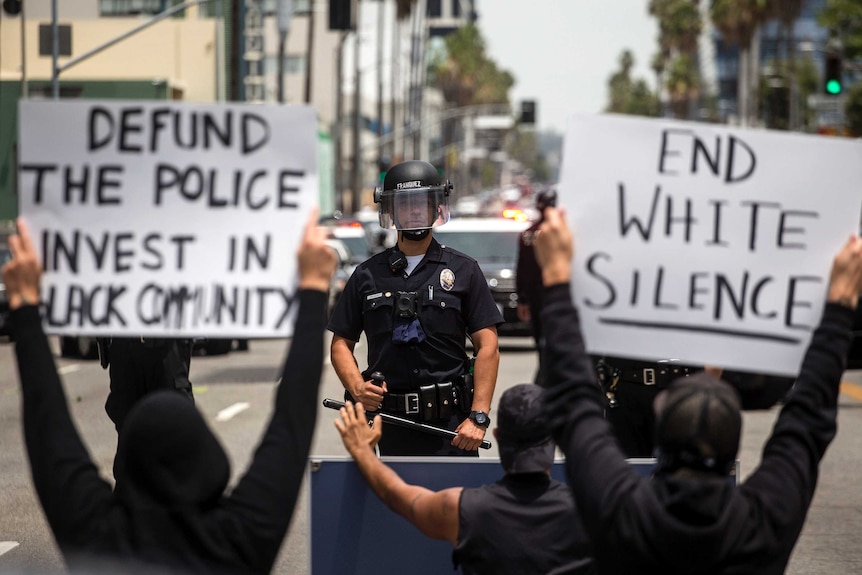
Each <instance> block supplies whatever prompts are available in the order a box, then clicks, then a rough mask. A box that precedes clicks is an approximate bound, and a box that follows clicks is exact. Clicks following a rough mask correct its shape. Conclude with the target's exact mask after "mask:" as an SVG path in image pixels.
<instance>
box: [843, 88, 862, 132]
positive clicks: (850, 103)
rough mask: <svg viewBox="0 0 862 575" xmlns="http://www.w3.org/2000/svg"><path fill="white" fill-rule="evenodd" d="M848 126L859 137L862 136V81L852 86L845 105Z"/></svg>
mask: <svg viewBox="0 0 862 575" xmlns="http://www.w3.org/2000/svg"><path fill="white" fill-rule="evenodd" d="M844 115H845V117H846V118H847V128H848V129H849V130H850V133H851V134H853V135H854V136H856V137H857V138H862V83H860V84H856V85H855V86H853V87H852V88H850V92H849V93H848V94H847V104H846V105H845V107H844Z"/></svg>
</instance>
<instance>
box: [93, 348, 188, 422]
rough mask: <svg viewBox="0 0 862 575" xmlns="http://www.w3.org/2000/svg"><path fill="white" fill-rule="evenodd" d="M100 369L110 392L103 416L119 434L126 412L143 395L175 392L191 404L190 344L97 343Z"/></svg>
mask: <svg viewBox="0 0 862 575" xmlns="http://www.w3.org/2000/svg"><path fill="white" fill-rule="evenodd" d="M99 353H100V355H101V359H102V367H105V368H107V369H108V374H109V377H110V386H111V387H110V391H109V393H108V399H107V401H106V402H105V412H106V413H107V414H108V417H110V418H111V421H113V422H114V426H115V427H116V429H117V432H118V433H121V432H122V427H123V423H124V421H125V419H126V415H127V414H128V413H129V410H131V409H132V406H134V404H135V403H137V401H138V400H139V399H140V398H141V397H143V396H144V395H146V394H148V393H151V392H153V391H156V390H160V389H172V390H176V391H177V392H179V393H180V394H182V395H183V396H184V397H188V398H189V400H190V401H191V402H192V403H194V396H193V394H192V384H191V382H190V381H189V368H190V365H191V357H192V341H191V340H190V339H174V338H144V337H115V338H111V339H108V340H103V339H100V340H99Z"/></svg>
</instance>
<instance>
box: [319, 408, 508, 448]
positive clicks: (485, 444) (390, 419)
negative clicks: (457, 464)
mask: <svg viewBox="0 0 862 575" xmlns="http://www.w3.org/2000/svg"><path fill="white" fill-rule="evenodd" d="M323 407H328V408H329V409H341V408H342V407H344V402H343V401H337V400H335V399H328V398H327V399H324V400H323ZM365 415H370V416H371V417H374V416H375V415H379V416H380V417H381V418H383V421H385V422H386V423H391V424H393V425H400V426H401V427H406V428H408V429H415V430H417V431H424V432H425V433H431V434H433V435H439V436H440V437H457V436H458V434H457V433H455V432H454V431H449V430H448V429H443V428H442V427H434V426H433V425H426V424H424V423H419V422H417V421H410V420H409V419H404V418H403V417H397V416H395V415H391V414H389V413H380V412H374V413H366V414H365ZM479 447H481V448H482V449H491V442H490V441H488V440H487V439H483V440H482V443H481V444H480V445H479Z"/></svg>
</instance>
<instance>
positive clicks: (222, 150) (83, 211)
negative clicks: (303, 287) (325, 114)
mask: <svg viewBox="0 0 862 575" xmlns="http://www.w3.org/2000/svg"><path fill="white" fill-rule="evenodd" d="M19 118H20V139H19V141H20V161H19V202H20V212H21V215H22V216H23V217H24V219H25V221H26V222H27V223H28V225H29V227H30V229H31V232H32V233H33V235H34V238H35V241H36V243H37V246H38V249H39V253H40V254H41V256H42V261H43V265H44V268H45V275H44V278H43V284H42V296H43V300H44V302H45V304H46V308H45V311H46V314H45V322H46V330H47V331H48V332H49V333H54V334H80V335H106V336H109V335H114V336H120V335H130V336H138V335H140V336H179V335H183V336H209V337H286V336H289V335H290V332H291V331H292V323H293V322H292V317H293V315H294V312H295V309H294V308H295V306H294V305H293V302H294V291H295V284H296V278H295V274H296V250H297V247H298V245H299V240H300V236H301V233H302V229H303V226H304V224H305V221H306V218H307V216H308V213H309V211H310V209H311V208H312V207H313V206H314V205H316V204H317V186H318V174H317V145H316V129H317V123H316V118H315V112H314V110H313V109H312V108H310V107H307V106H250V105H245V104H200V103H182V102H154V101H121V100H106V101H95V100H86V101H84V100H78V101H33V100H29V101H28V100H24V101H22V102H21V103H20V116H19Z"/></svg>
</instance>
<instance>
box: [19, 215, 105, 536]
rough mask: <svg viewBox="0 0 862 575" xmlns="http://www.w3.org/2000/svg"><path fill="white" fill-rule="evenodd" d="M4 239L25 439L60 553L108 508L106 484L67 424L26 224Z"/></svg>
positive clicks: (36, 260) (69, 422)
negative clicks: (8, 254) (9, 253)
mask: <svg viewBox="0 0 862 575" xmlns="http://www.w3.org/2000/svg"><path fill="white" fill-rule="evenodd" d="M17 225H18V235H16V236H12V237H11V238H9V247H10V249H11V251H12V259H11V260H10V261H8V262H6V264H5V265H4V266H3V281H4V283H5V285H6V292H7V295H8V298H9V307H10V309H11V310H12V317H11V320H12V325H13V334H14V337H15V355H16V358H17V363H18V374H19V377H20V380H21V395H22V401H23V423H24V441H25V444H26V447H27V455H28V457H29V459H30V469H31V472H32V475H33V484H34V486H35V487H36V492H37V493H38V495H39V501H40V502H41V504H42V508H43V510H44V511H45V517H46V518H47V519H48V524H49V525H50V526H51V530H52V531H53V533H54V536H55V538H56V540H57V543H58V545H59V546H60V548H61V549H65V548H66V547H67V546H68V545H70V544H71V545H77V544H80V543H81V542H83V541H85V540H86V539H87V535H88V534H89V533H91V532H92V529H94V528H95V523H96V521H97V520H98V518H99V516H100V512H101V511H103V510H104V509H105V508H106V507H107V505H108V504H109V501H110V498H111V486H110V484H109V483H108V482H106V481H105V480H103V479H102V478H101V476H100V475H99V472H98V469H97V467H96V466H95V465H94V464H93V462H92V461H91V460H90V456H89V454H88V453H87V450H86V448H85V446H84V444H83V442H82V441H81V438H80V436H79V435H78V431H77V429H76V428H75V425H74V424H73V422H72V417H71V415H70V413H69V408H68V405H67V403H66V396H65V394H64V392H63V388H62V385H61V383H60V377H59V375H58V374H57V368H56V366H55V364H54V357H53V354H52V353H51V349H50V347H49V345H48V338H47V337H46V336H45V333H44V332H43V331H42V319H41V316H40V313H39V283H40V279H41V277H42V266H41V264H40V262H39V258H38V256H37V254H36V250H35V248H34V246H33V242H32V240H31V238H30V234H29V233H28V230H27V226H26V224H25V223H24V221H23V220H22V219H21V218H19V219H18V221H17Z"/></svg>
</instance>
